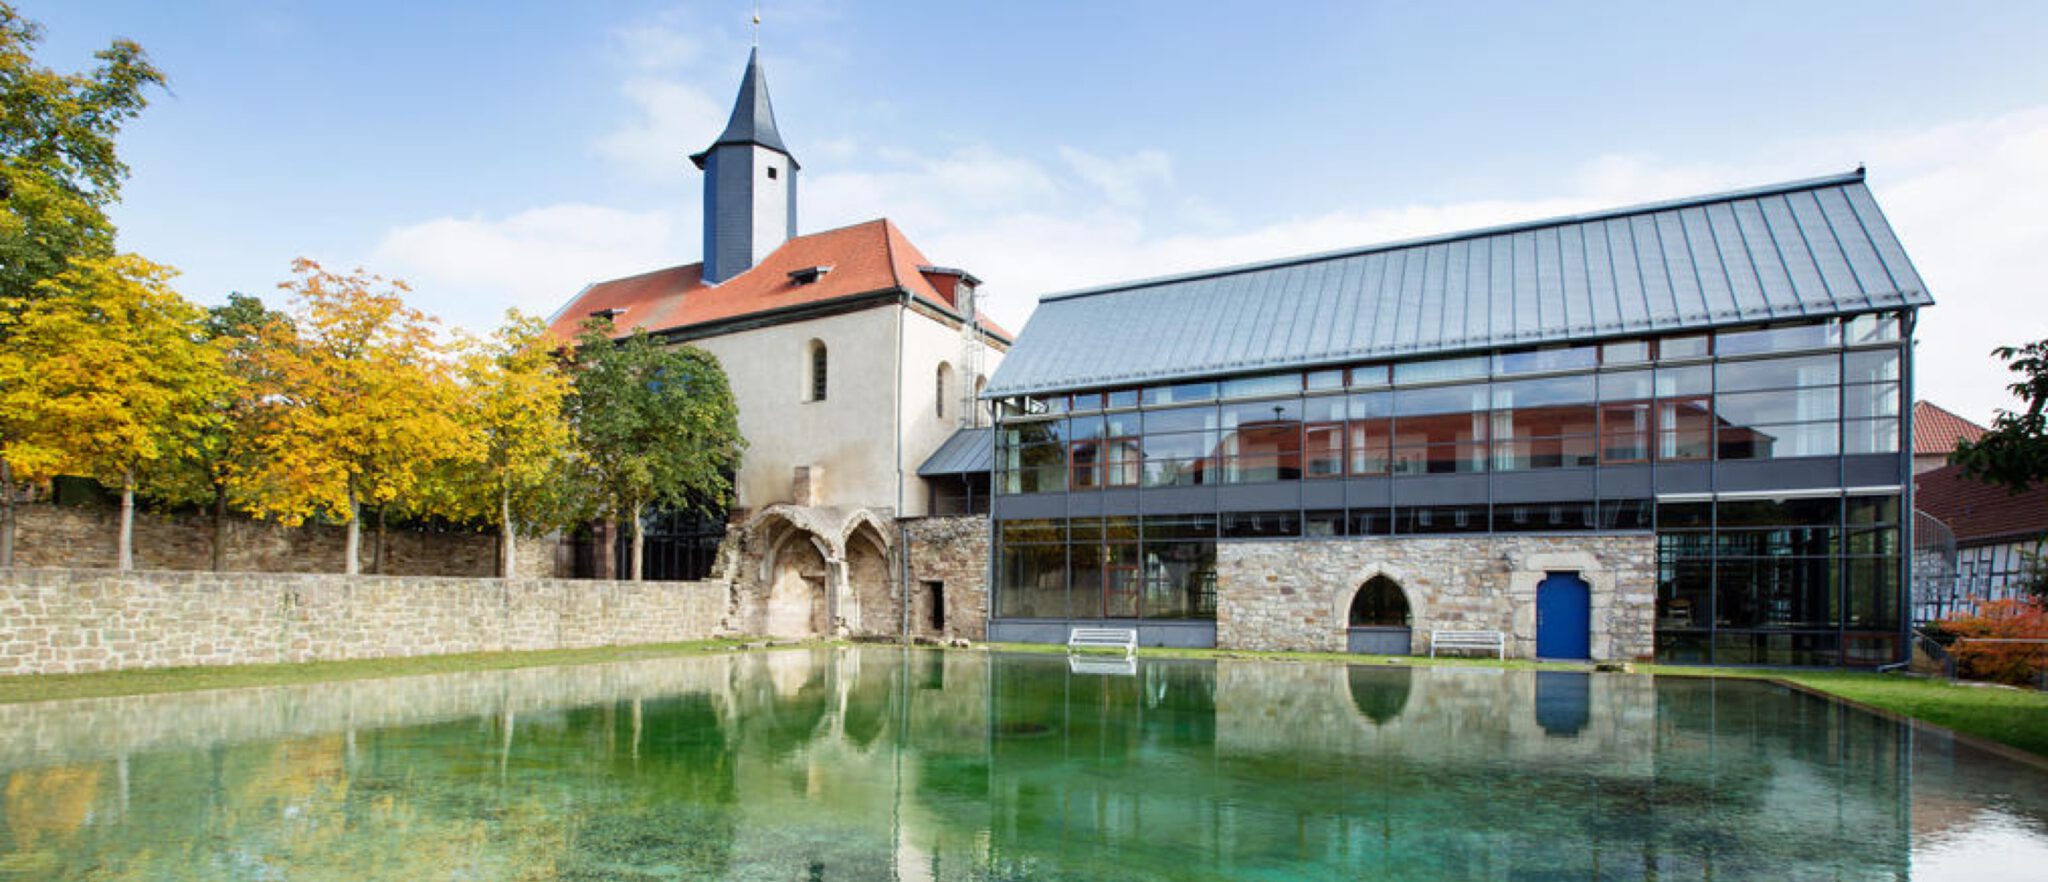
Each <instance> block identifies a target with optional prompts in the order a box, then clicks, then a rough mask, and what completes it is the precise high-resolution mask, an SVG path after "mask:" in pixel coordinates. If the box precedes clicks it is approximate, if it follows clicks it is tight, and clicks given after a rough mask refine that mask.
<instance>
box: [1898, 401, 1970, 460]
mask: <svg viewBox="0 0 2048 882" xmlns="http://www.w3.org/2000/svg"><path fill="white" fill-rule="evenodd" d="M1984 432H1985V429H1984V427H1983V426H1980V425H1977V424H1976V423H1973V422H1970V421H1969V420H1966V419H1963V418H1962V417H1959V416H1956V415H1955V414H1953V413H1950V412H1948V411H1946V410H1943V409H1942V408H1941V407H1940V406H1939V405H1936V404H1934V403H1932V402H1927V401H1915V402H1913V455H1914V456H1947V455H1948V454H1951V453H1954V452H1955V449H1956V442H1957V441H1975V440H1977V439H1978V438H1981V437H1983V436H1984Z"/></svg>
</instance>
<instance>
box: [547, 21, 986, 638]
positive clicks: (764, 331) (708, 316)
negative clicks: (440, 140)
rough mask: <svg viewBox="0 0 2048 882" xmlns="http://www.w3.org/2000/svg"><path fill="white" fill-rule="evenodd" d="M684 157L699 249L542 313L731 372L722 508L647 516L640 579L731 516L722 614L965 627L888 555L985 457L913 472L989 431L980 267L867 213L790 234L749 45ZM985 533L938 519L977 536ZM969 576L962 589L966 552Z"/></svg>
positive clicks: (771, 630)
mask: <svg viewBox="0 0 2048 882" xmlns="http://www.w3.org/2000/svg"><path fill="white" fill-rule="evenodd" d="M690 159H691V161H692V162H693V163H695V165H696V166H697V168H698V169H700V170H702V172H703V175H704V205H703V216H704V244H703V255H702V256H703V259H702V260H701V261H699V262H695V263H686V264H681V265H678V266H670V267H663V268H658V269H652V270H650V271H648V272H645V273H641V274H639V275H635V276H628V277H626V278H620V279H612V280H609V281H602V282H596V283H594V284H591V285H589V286H587V287H585V288H584V289H583V290H582V291H581V292H579V293H578V294H577V295H576V296H575V297H574V298H573V299H571V300H570V301H569V303H568V304H567V305H566V306H564V307H562V309H561V310H559V311H558V312H557V313H556V314H555V315H554V316H553V317H552V319H551V320H550V323H551V330H552V331H553V332H554V333H555V334H556V335H557V336H559V337H561V338H562V339H572V338H573V337H574V336H575V335H576V334H577V333H579V331H580V330H581V327H582V326H583V324H584V323H585V322H586V321H588V320H589V319H592V318H609V319H610V320H611V322H612V324H613V327H614V328H615V333H616V334H618V335H621V336H623V335H626V334H630V333H633V332H635V331H645V332H647V333H648V334H650V335H652V336H654V337H655V338H656V339H659V340H661V341H664V342H670V343H677V344H684V343H687V344H690V345H693V346H697V347H700V348H702V349H704V350H706V351H708V352H710V353H711V354H712V355H714V356H716V357H717V358H718V360H719V361H720V363H721V364H722V365H723V366H724V368H725V371H726V374H727V377H728V378H729V380H730V383H731V385H732V391H733V395H734V397H735V399H736V400H737V402H738V405H739V427H740V431H741V433H742V434H743V435H744V436H745V438H746V439H747V448H746V450H745V452H744V454H743V456H742V461H741V466H740V469H739V472H738V474H737V475H736V476H735V479H734V484H735V490H736V493H737V500H736V506H735V508H734V509H733V511H732V512H730V514H729V517H727V518H723V519H711V522H709V523H705V522H703V521H701V520H699V521H696V522H695V523H692V519H690V518H656V523H653V524H650V536H651V539H652V541H651V544H650V551H649V557H648V560H649V566H650V568H651V569H650V577H652V578H669V579H694V578H705V577H706V576H708V575H711V569H712V568H713V567H714V566H715V565H720V561H719V560H718V554H717V551H718V549H719V548H721V547H722V546H725V545H727V544H728V543H726V541H725V540H726V536H727V533H728V525H730V529H731V531H732V532H733V535H734V538H736V539H738V540H739V541H738V542H737V547H738V548H739V549H740V553H739V554H737V555H736V556H737V558H738V560H737V561H732V562H726V563H724V564H723V565H726V566H728V567H737V572H729V573H726V574H723V575H724V576H728V577H730V578H731V579H732V580H733V583H734V585H735V586H736V598H738V599H737V600H736V603H735V607H736V612H735V617H736V619H737V621H735V622H733V625H734V626H735V628H736V629H737V630H740V631H742V632H745V633H755V634H768V635H775V636H816V635H842V636H860V635H865V634H889V635H895V634H899V633H902V632H903V631H904V629H905V628H906V626H907V625H909V624H910V623H912V622H915V623H916V625H917V627H914V628H910V630H911V631H912V632H913V633H926V632H930V633H932V634H934V635H935V636H946V635H953V634H956V633H963V629H965V633H966V634H967V635H968V636H974V637H979V636H981V635H980V625H981V621H982V617H983V615H984V614H983V613H982V611H981V610H980V609H978V608H970V609H966V610H963V611H962V612H960V613H958V614H955V615H953V616H951V617H950V622H949V621H948V619H949V617H948V616H947V614H946V610H945V599H944V598H945V595H944V585H943V583H942V582H941V581H938V580H935V579H931V578H925V579H921V580H919V590H918V591H917V592H911V591H906V590H905V588H904V583H905V582H906V581H907V580H906V578H905V575H906V574H913V575H914V574H915V573H913V567H911V566H907V565H906V561H905V560H904V559H903V558H902V557H900V556H899V555H902V554H905V553H908V550H907V549H904V548H902V547H901V546H902V545H903V544H904V540H905V539H906V537H908V538H911V539H912V541H915V537H916V536H917V535H918V531H919V530H920V529H934V528H935V527H933V526H932V525H931V524H930V523H927V521H928V520H930V518H929V516H932V515H967V514H972V513H973V512H974V511H975V510H977V509H981V510H985V509H986V507H987V497H988V492H987V491H988V487H987V476H986V462H985V461H986V459H987V458H986V457H985V456H984V457H981V459H982V460H983V464H982V466H981V468H982V471H981V472H980V473H975V472H973V471H972V470H959V469H955V470H950V471H949V470H946V469H943V468H941V469H940V470H939V471H936V472H933V471H931V470H929V469H928V470H927V471H926V473H925V474H922V475H921V474H920V468H921V467H924V466H926V465H927V464H928V461H929V460H932V459H933V458H934V455H935V454H939V453H941V452H942V451H941V448H942V447H947V448H950V449H952V450H973V449H977V448H978V447H979V448H985V447H986V446H987V443H988V437H989V431H990V430H989V429H988V427H987V426H986V421H987V420H986V415H985V412H984V411H983V410H982V409H981V408H980V407H979V406H978V393H979V392H980V390H981V389H982V387H983V385H984V382H985V377H986V376H987V375H988V374H989V373H990V372H991V371H993V370H994V369H995V367H996V366H997V364H998V363H999V362H1000V360H1001V358H1002V356H1003V353H1004V352H1006V351H1007V350H1008V349H1009V347H1010V342H1011V337H1010V334H1009V333H1008V332H1006V331H1004V330H1003V329H1002V328H1000V327H997V326H996V325H995V324H993V323H991V322H989V321H988V320H987V319H986V318H984V317H982V316H981V315H980V314H979V312H978V310H977V309H976V305H975V299H976V296H977V293H978V288H979V287H980V284H981V282H980V280H979V279H977V278H975V276H974V275H973V274H971V273H968V272H966V271H964V270H961V269H956V268H951V267H947V266H942V265H938V264H935V263H933V262H932V261H931V260H929V259H927V258H926V257H925V255H924V254H923V253H922V252H920V251H919V250H918V248H917V246H915V245H913V244H911V242H910V240H909V239H908V238H907V237H906V236H905V235H904V233H903V231H902V230H900V229H898V228H897V227H896V225H895V224H893V223H891V222H890V221H889V220H888V219H886V218H878V219H875V220H871V221H867V222H864V223H859V224H854V225H851V226H846V227H840V228H837V229H832V230H825V231H822V232H813V233H808V234H801V235H800V234H799V233H798V227H797V209H798V188H797V184H798V177H799V175H800V174H801V170H802V167H801V165H800V164H799V163H798V162H797V161H796V157H795V155H794V154H793V153H792V152H791V151H790V148H789V146H788V144H787V143H786V142H785V141H784V140H783V136H782V132H781V130H780V129H779V128H778V127H777V125H776V121H775V109H774V105H773V104H772V103H771V102H770V100H769V97H768V82H767V79H766V77H765V75H764V74H763V73H762V69H761V62H760V58H759V51H758V50H756V51H755V52H754V53H753V54H751V55H750V56H749V57H748V59H747V66H746V71H745V74H744V75H743V77H742V78H741V81H740V88H739V95H738V98H737V100H736V101H735V102H734V105H733V109H732V115H731V118H730V119H729V120H728V122H727V123H726V126H725V130H724V131H723V132H721V133H720V134H719V136H718V138H717V139H716V140H715V141H713V142H712V143H711V145H710V146H709V147H706V148H705V149H704V150H703V151H702V152H699V153H697V154H695V155H693V156H691V157H690ZM956 436H957V437H956ZM974 439H979V441H978V442H977V441H975V440H974ZM949 442H951V443H950V444H949ZM970 458H971V457H970ZM940 459H942V460H943V459H948V457H940ZM950 459H951V460H956V461H957V460H958V459H959V457H958V456H951V457H950ZM940 520H943V519H940ZM985 530H986V527H985V525H984V526H982V527H979V528H960V527H957V526H956V527H952V528H947V529H946V530H945V531H944V532H948V533H949V534H960V533H967V534H971V535H973V536H975V537H976V539H977V540H978V541H979V547H981V548H984V549H985ZM664 540H669V541H664ZM608 550H609V549H601V550H600V553H599V554H598V555H597V556H598V558H599V559H600V561H599V565H600V566H602V565H603V564H604V563H607V562H609V560H610V559H611V558H612V555H610V554H607V553H605V551H608ZM978 553H980V554H982V555H985V554H986V552H985V550H982V551H980V552H978ZM729 556H730V555H729ZM927 575H928V574H927ZM972 581H973V582H974V583H975V584H974V585H973V586H971V588H972V593H973V594H979V591H980V586H979V581H980V576H979V571H978V569H977V570H976V571H975V573H974V578H973V580H972ZM962 587H966V586H962ZM963 593H964V592H962V591H959V590H957V589H956V593H955V600H956V605H957V603H958V601H959V599H960V597H961V595H962V594H963ZM913 595H914V596H913ZM905 599H908V600H909V601H910V603H908V604H905V603H904V602H903V601H904V600H905ZM974 606H976V607H978V606H979V605H978V604H976V605H974Z"/></svg>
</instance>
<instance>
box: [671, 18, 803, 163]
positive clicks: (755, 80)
mask: <svg viewBox="0 0 2048 882" xmlns="http://www.w3.org/2000/svg"><path fill="white" fill-rule="evenodd" d="M725 144H753V145H758V146H761V147H766V148H768V149H770V150H773V151H775V152H777V153H780V154H782V155H784V156H789V164H790V165H792V166H796V167H798V168H802V166H801V165H798V163H797V161H796V157H794V156H790V153H789V147H788V146H786V145H784V144H783V143H782V132H780V131H778V130H776V128H775V103H774V102H772V101H770V100H768V77H767V75H765V74H763V73H761V50H760V48H759V47H755V48H754V49H753V50H752V51H750V52H748V53H747V72H746V74H744V75H743V76H741V77H740V93H739V96H738V97H736V98H734V99H733V102H732V116H731V117H730V118H728V119H726V121H725V131H724V132H721V133H719V135H718V140H716V141H712V142H711V146H710V147H706V148H704V150H703V152H701V153H696V154H693V155H691V156H690V161H691V162H694V163H696V164H697V167H698V168H703V167H704V158H705V157H707V156H710V155H711V151H712V150H714V149H717V148H718V147H720V146H722V145H725Z"/></svg>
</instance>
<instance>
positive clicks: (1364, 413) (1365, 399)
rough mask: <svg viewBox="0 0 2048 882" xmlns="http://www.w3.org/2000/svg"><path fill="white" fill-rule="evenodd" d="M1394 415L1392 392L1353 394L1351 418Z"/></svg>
mask: <svg viewBox="0 0 2048 882" xmlns="http://www.w3.org/2000/svg"><path fill="white" fill-rule="evenodd" d="M1393 415H1394V393H1392V392H1361V393H1359V394H1356V395H1353V396H1351V418H1352V419H1354V420H1359V419H1367V418H1369V417H1384V416H1393Z"/></svg>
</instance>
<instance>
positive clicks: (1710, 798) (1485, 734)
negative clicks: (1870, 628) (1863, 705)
mask: <svg viewBox="0 0 2048 882" xmlns="http://www.w3.org/2000/svg"><path fill="white" fill-rule="evenodd" d="M1547 673H1548V672H1546V674H1547ZM2044 784H2048V776H2044V775H2043V773H2042V772H2040V771H2038V770H2035V769H2033V768H2030V767H2026V766H2021V765H2017V764H2014V763H2012V762H2009V761H2005V760H2001V759H1998V758H1996V757H1992V756H1988V755H1985V754H1983V753H1981V752H1979V751H1975V750H1973V749H1970V748H1968V747H1966V746H1963V745H1958V744H1955V743H1953V742H1951V741H1949V740H1947V739H1945V738H1940V737H1937V736H1930V735H1927V734H1924V733H1916V732H1914V731H1913V730H1911V729H1909V728H1907V727H1904V726H1901V725H1899V724H1896V723H1893V722H1890V721H1886V720H1883V719H1880V718H1877V717H1873V716H1871V715H1868V714H1864V713H1860V712H1857V711H1854V710H1851V709H1848V708H1845V707H1842V706H1839V705H1836V704H1833V703H1830V702H1826V701H1822V700H1819V699H1815V698H1812V697H1809V696H1805V695H1801V694H1797V693H1792V692H1789V691H1786V690H1783V689H1780V688H1777V687H1772V686H1767V685H1763V684H1757V683H1750V682H1730V683H1722V682H1717V681H1712V680H1691V679H1681V680H1675V681H1655V680H1651V679H1649V678H1644V677H1633V676H1609V675H1585V674H1562V675H1556V676H1545V675H1533V676H1532V675H1530V674H1528V673H1522V672H1501V671H1488V670H1482V669H1468V668H1425V669H1409V668H1398V667H1381V666H1344V665H1292V664H1268V663H1259V662H1239V661H1218V662H1209V661H1193V660H1150V659H1148V660H1143V661H1140V662H1139V663H1138V664H1136V665H1135V666H1134V667H1133V668H1131V669H1129V670H1128V671H1127V672H1119V673H1118V674H1116V675H1104V674H1103V673H1096V672H1093V671H1089V670H1076V669H1074V668H1072V667H1070V666H1069V664H1068V662H1067V661H1066V660H1065V659H1062V658H1060V657H1057V656H1052V657H1047V656H988V655H982V654H969V653H939V652H925V651H917V652H904V651H900V650H894V649H837V650H798V651H782V652H772V653H750V654H743V655H732V656H716V657H698V658H685V659H672V660H660V661H649V662H638V663H631V664H620V665H605V666H589V667H576V668H551V669H534V670H526V671H511V672H494V673H489V674H476V675H451V676H435V677H417V678H405V679H398V680H388V681H375V682H363V683H341V684H327V685H319V686H301V687H288V688H279V689H264V690H237V691H231V692H218V693H195V694H185V695H168V696H151V697H144V698H124V699H110V700H102V701H80V702H66V703H54V704H43V705H13V706H0V879H10V880H11V879H36V880H51V879H271V878H291V879H315V880H319V879H347V880H363V879H407V880H411V879H456V878H460V879H671V878H712V879H754V878H761V879H831V880H842V879H892V880H894V879H905V880H956V879H957V880H987V879H1015V880H1024V879H1183V878H1222V877H1231V878H1246V877H1251V878H1260V879H1327V878H1337V877H1345V878H1358V877H1366V878H1401V879H1467V878H1483V879H1534V878H1568V879H1671V878H1685V879H1697V878H1713V879H1740V878H1770V879H1803V878H1826V879H1866V878H1867V879H1880V878H1881V879H1898V878H1907V877H1911V878H1923V879H1924V878H1963V877H1965V876H1966V875H1967V877H1968V878H1972V879H1982V878H1987V877H1986V876H1985V875H1984V873H1985V872H1986V860H1987V857H1986V856H1987V855H1990V856H1992V857H1996V856H1997V855H1998V854H1999V853H2000V852H2002V851H2010V852H2012V853H2014V854H2043V853H2048V832H2044V826H2048V825H2044V820H2048V808H2044V793H2048V787H2044V786H2043V785H2044ZM1958 843H1966V844H1967V847H1962V848H1959V847H1958Z"/></svg>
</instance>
